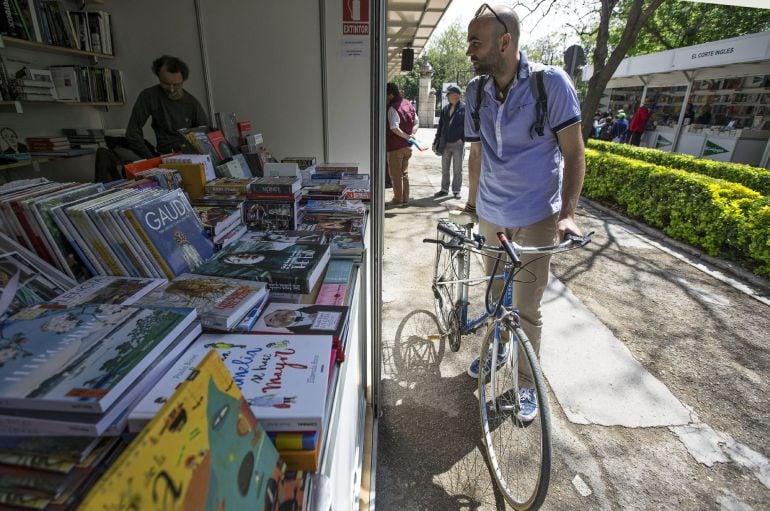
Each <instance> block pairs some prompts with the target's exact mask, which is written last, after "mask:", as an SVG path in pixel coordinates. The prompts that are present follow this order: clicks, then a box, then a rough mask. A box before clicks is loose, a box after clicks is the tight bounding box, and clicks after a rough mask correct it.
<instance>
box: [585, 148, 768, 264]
mask: <svg viewBox="0 0 770 511" xmlns="http://www.w3.org/2000/svg"><path fill="white" fill-rule="evenodd" d="M586 167H587V168H586V179H585V185H584V187H583V195H585V196H586V197H588V198H589V199H593V200H596V201H598V202H602V203H605V204H610V205H614V206H618V207H619V208H620V209H622V210H623V211H625V212H626V213H627V214H628V215H630V216H632V217H635V218H637V219H639V220H641V221H643V222H644V223H646V224H648V225H652V226H655V227H657V228H660V229H662V230H663V231H664V232H665V233H666V234H667V235H668V236H671V237H672V238H674V239H678V240H680V241H683V242H685V243H688V244H690V245H693V246H697V247H700V248H702V249H704V250H705V251H706V252H707V253H708V254H710V255H712V256H716V257H721V258H724V259H728V260H731V261H735V262H737V263H739V264H741V265H743V266H745V267H748V268H749V269H751V270H752V271H753V272H754V273H756V274H757V275H763V276H765V277H770V199H769V198H766V197H763V196H762V195H760V194H759V193H758V192H756V191H754V190H751V189H749V188H747V187H745V186H743V185H740V184H737V183H732V182H729V181H725V180H722V179H715V178H712V177H709V176H704V175H701V174H694V173H691V172H686V171H683V170H679V169H672V168H668V167H663V166H660V165H653V164H651V163H647V162H643V161H639V160H635V159H631V158H626V157H623V156H619V155H616V154H612V153H610V152H606V151H605V152H602V151H595V150H592V149H586Z"/></svg>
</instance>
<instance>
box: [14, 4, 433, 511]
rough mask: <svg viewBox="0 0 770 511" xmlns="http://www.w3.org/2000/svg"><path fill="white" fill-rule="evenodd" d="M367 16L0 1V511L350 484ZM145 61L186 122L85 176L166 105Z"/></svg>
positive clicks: (362, 458)
mask: <svg viewBox="0 0 770 511" xmlns="http://www.w3.org/2000/svg"><path fill="white" fill-rule="evenodd" d="M43 4H46V5H45V6H43ZM385 9H386V3H385V2H384V1H376V0H371V1H368V2H367V1H363V0H362V1H360V2H359V1H358V0H353V1H352V2H351V1H336V2H331V1H326V0H321V1H319V2H310V3H308V2H299V1H287V2H268V1H266V0H259V1H256V2H244V1H239V0H225V1H222V2H203V1H200V0H170V1H166V2H155V1H150V0H138V1H134V2H117V1H111V0H103V1H96V0H86V1H85V2H82V1H77V2H75V1H70V0H63V1H61V2H50V3H46V2H40V3H38V2H32V1H30V2H26V1H25V2H12V3H8V6H7V8H6V9H5V10H4V13H3V15H2V19H0V21H2V23H0V57H1V58H2V66H0V67H1V69H0V135H2V155H1V156H2V163H0V291H1V292H2V295H1V297H0V474H1V475H2V477H0V480H1V481H2V482H1V483H0V508H2V509H13V510H28V509H49V510H53V509H113V508H114V509H118V508H127V507H131V508H134V509H148V510H149V509H222V508H224V504H225V502H226V503H227V507H228V508H234V509H265V510H278V509H307V510H322V511H326V510H329V509H334V510H340V509H358V508H359V505H360V502H359V500H360V493H361V491H362V488H364V489H366V490H370V491H373V488H374V475H372V473H373V472H374V470H373V465H374V463H375V462H374V461H373V459H374V457H375V454H373V451H374V452H376V429H377V426H376V424H377V414H378V392H379V390H378V379H379V365H380V339H379V335H380V334H379V332H380V300H381V298H380V296H381V285H380V282H381V277H380V272H381V268H380V264H381V254H382V219H383V218H384V213H383V189H384V174H383V172H384V169H385V164H384V135H383V129H384V124H385V112H384V110H385V108H384V107H385V99H384V98H385V83H386V81H387V75H386V58H387V48H386V43H385ZM442 12H443V11H436V13H434V14H435V16H434V18H435V20H434V25H433V26H435V22H437V21H438V19H439V18H440V16H441V13H442ZM433 26H431V28H430V29H431V30H432V28H433ZM425 39H426V40H427V37H426V38H425ZM162 55H163V56H168V55H173V56H175V57H178V58H179V59H181V60H182V61H184V62H185V63H186V66H187V67H186V69H185V71H184V72H180V73H181V74H182V76H183V78H184V80H183V85H184V91H183V93H182V95H184V94H188V95H191V96H193V97H194V98H197V100H198V101H199V102H200V105H201V106H202V110H203V111H204V113H205V114H206V116H205V117H207V119H206V121H207V122H206V123H205V124H201V125H198V126H191V127H190V128H188V129H183V130H178V135H177V134H175V135H174V136H178V137H179V140H180V145H179V147H176V148H175V149H174V150H173V151H168V152H163V151H158V153H159V154H157V153H156V154H152V155H150V156H146V157H143V158H139V159H132V160H126V161H116V162H114V164H112V167H111V168H110V167H109V165H107V166H106V167H105V166H104V165H102V166H100V164H99V161H100V159H102V161H104V160H103V159H104V158H110V157H113V158H117V157H118V156H119V152H118V151H117V150H116V149H115V147H116V146H115V145H114V144H115V143H116V142H115V141H116V140H118V139H120V138H121V137H122V136H123V135H124V132H125V128H126V126H127V125H128V124H129V119H130V118H132V105H134V102H135V101H136V100H137V98H138V97H139V96H140V93H142V94H144V92H143V91H145V92H146V91H147V90H148V89H149V88H151V87H166V89H164V90H165V91H166V94H168V95H169V96H168V97H169V98H171V95H173V94H175V92H174V91H179V90H181V85H182V84H181V82H180V83H176V84H170V85H169V84H166V83H164V82H163V76H165V75H162V74H160V73H159V72H158V70H156V69H154V68H153V61H155V59H158V57H161V56H162ZM164 65H165V64H164ZM160 69H161V70H165V71H166V72H173V70H172V71H169V69H170V68H168V69H167V68H164V67H163V66H161V67H160ZM159 80H160V84H159ZM169 91H170V92H169ZM154 124H155V121H154V120H153V125H154ZM143 134H144V138H145V139H146V141H147V142H148V143H150V144H156V143H157V146H158V147H160V144H161V139H160V136H157V137H156V134H157V131H155V132H154V131H153V129H152V128H151V125H150V123H149V122H148V123H146V125H145V126H144V127H143ZM104 168H108V170H109V171H107V172H104V171H103V169H104ZM100 169H102V170H100Z"/></svg>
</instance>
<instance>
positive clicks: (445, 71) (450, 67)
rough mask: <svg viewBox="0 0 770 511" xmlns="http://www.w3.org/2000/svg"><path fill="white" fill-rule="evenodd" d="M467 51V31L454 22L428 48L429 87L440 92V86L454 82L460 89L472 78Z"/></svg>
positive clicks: (471, 68)
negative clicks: (431, 74) (431, 76)
mask: <svg viewBox="0 0 770 511" xmlns="http://www.w3.org/2000/svg"><path fill="white" fill-rule="evenodd" d="M467 49H468V31H467V30H466V29H465V28H463V27H462V26H461V25H460V21H459V20H458V21H455V22H454V23H452V24H451V25H449V27H447V29H446V30H445V31H444V32H443V33H442V34H441V35H440V36H439V37H438V38H437V39H436V40H435V41H434V42H432V43H431V44H430V46H429V47H428V50H427V52H426V55H427V58H428V62H430V65H431V66H433V79H432V80H431V87H432V88H433V90H435V91H436V93H437V94H438V93H440V92H441V85H442V84H443V83H446V82H455V83H457V84H459V85H460V86H461V87H464V86H465V85H467V83H468V82H469V81H470V80H471V78H473V76H474V71H473V66H472V65H471V63H470V60H469V59H468V57H467V56H466V55H465V51H466V50H467Z"/></svg>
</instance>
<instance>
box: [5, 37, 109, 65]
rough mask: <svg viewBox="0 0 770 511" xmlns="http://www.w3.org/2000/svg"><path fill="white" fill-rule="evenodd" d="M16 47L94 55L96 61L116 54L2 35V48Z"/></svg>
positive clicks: (80, 55)
mask: <svg viewBox="0 0 770 511" xmlns="http://www.w3.org/2000/svg"><path fill="white" fill-rule="evenodd" d="M6 47H16V48H22V49H25V50H34V51H44V52H48V53H62V54H65V55H76V56H78V57H92V58H93V59H94V60H95V61H97V60H98V59H112V58H114V57H115V56H114V55H110V54H107V53H95V52H92V51H83V50H77V49H75V48H67V47H66V46H56V45H53V44H46V43H39V42H37V41H27V40H26V39H17V38H15V37H8V36H0V48H6Z"/></svg>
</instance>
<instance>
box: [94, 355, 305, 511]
mask: <svg viewBox="0 0 770 511" xmlns="http://www.w3.org/2000/svg"><path fill="white" fill-rule="evenodd" d="M224 342H227V341H224ZM205 351H206V353H207V354H205V353H204V354H205V356H204V357H203V358H202V359H200V362H199V363H196V364H195V365H194V366H192V367H190V369H192V370H188V371H174V370H171V371H169V373H168V374H169V375H171V374H173V373H175V372H177V373H180V374H183V376H184V377H183V378H181V379H179V380H176V381H174V382H173V383H172V385H173V386H169V385H166V384H163V383H161V384H159V385H158V386H156V387H155V389H153V390H154V391H155V390H158V389H160V388H163V389H165V391H166V393H165V394H164V395H163V396H160V397H158V398H157V402H154V403H152V404H153V405H154V410H153V413H152V416H153V418H152V420H150V421H149V423H147V424H146V426H145V427H144V428H143V429H142V431H141V433H139V435H138V436H137V437H136V439H135V440H134V441H133V442H132V443H131V444H130V445H129V446H128V447H127V448H126V450H125V451H124V452H123V454H121V456H120V457H119V458H118V459H117V461H116V462H115V463H114V464H113V465H112V466H111V467H110V468H109V469H108V470H107V472H106V473H105V474H104V476H103V477H102V478H101V479H99V481H98V482H97V483H96V485H95V486H94V488H93V489H92V490H91V491H90V492H89V493H88V495H87V496H86V498H85V500H84V501H83V503H82V505H81V507H80V508H81V509H124V508H126V507H127V504H126V502H130V504H129V505H130V507H132V508H133V509H142V510H144V509H160V508H164V509H165V508H167V506H166V505H165V504H162V502H166V504H169V503H170V500H166V501H164V500H162V499H163V497H161V495H166V496H167V497H168V498H169V499H171V498H173V499H174V503H175V504H174V506H173V508H174V509H260V510H262V509H265V510H275V509H299V507H297V506H298V505H299V506H301V504H302V503H301V502H298V501H297V499H302V492H301V491H299V492H296V491H292V490H297V489H298V487H300V488H301V487H302V484H301V483H299V482H298V481H297V479H298V478H299V479H301V478H302V475H301V474H294V473H291V474H290V473H288V472H287V471H286V470H287V469H286V465H285V463H284V462H283V460H282V459H281V457H280V456H279V454H278V451H276V449H275V447H274V446H273V444H272V443H271V442H270V440H269V436H268V435H267V434H266V433H265V430H264V429H263V428H262V426H261V425H260V422H259V421H258V420H257V418H255V416H254V413H253V411H252V409H253V408H252V407H250V406H249V404H248V402H247V400H246V399H244V395H243V394H242V393H241V391H240V390H239V388H238V386H237V385H236V383H237V379H238V378H239V377H238V376H237V375H236V376H235V378H234V375H233V374H231V373H230V371H228V369H227V368H226V367H225V366H224V364H223V363H222V361H221V359H220V358H219V355H218V353H217V351H209V349H208V348H206V349H205ZM244 354H245V355H247V356H253V354H246V353H244ZM183 358H184V357H183ZM234 380H235V381H234ZM164 381H167V380H165V379H164ZM177 384H179V387H178V388H176V385H177ZM175 388H176V390H175ZM148 474H150V478H149V479H148ZM145 481H147V482H145ZM152 481H155V482H156V483H157V484H155V485H153V483H152ZM167 484H168V485H171V486H166V485H167ZM285 485H291V487H289V488H287V487H286V486H285ZM153 486H155V487H156V488H157V489H158V491H157V492H154V491H152V487H153ZM170 491H173V492H174V493H173V495H174V496H173V497H171V493H168V492H170ZM126 499H130V501H127V500H126Z"/></svg>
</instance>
